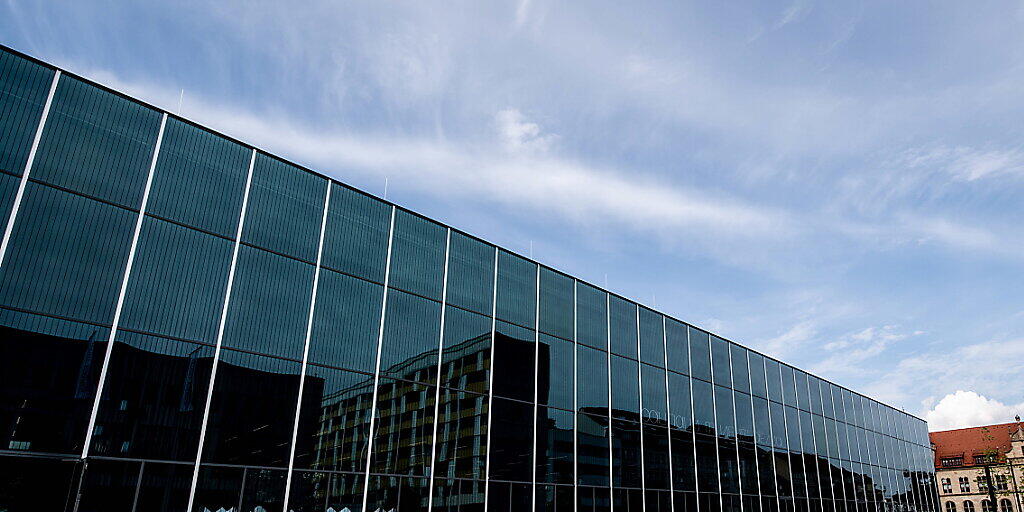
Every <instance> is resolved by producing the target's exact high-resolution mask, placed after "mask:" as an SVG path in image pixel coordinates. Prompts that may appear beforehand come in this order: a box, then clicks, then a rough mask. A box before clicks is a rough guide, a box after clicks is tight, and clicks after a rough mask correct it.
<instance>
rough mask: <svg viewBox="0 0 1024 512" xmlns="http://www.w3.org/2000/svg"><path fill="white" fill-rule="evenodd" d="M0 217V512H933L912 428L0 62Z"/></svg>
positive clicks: (274, 166)
mask: <svg viewBox="0 0 1024 512" xmlns="http://www.w3.org/2000/svg"><path fill="white" fill-rule="evenodd" d="M30 155H31V156H30ZM144 198H145V199H144ZM0 212H2V213H0V215H2V218H3V222H4V223H5V224H4V225H5V231H6V230H7V228H9V233H10V236H9V238H5V240H4V243H3V245H2V249H0V436H2V437H0V511H12V512H21V511H27V510H31V511H36V510H46V511H50V510H53V511H62V510H63V511H77V512H92V511H97V512H99V511H103V512H112V511H132V512H136V511H139V512H141V511H146V512H151V511H175V512H181V511H188V512H203V511H207V510H209V511H211V512H212V511H218V510H225V511H239V510H241V511H245V512H253V511H256V510H266V511H280V510H288V511H289V512H291V511H294V512H325V511H328V510H334V511H336V512H340V511H342V510H346V509H347V510H348V511H349V512H375V511H378V510H379V511H392V510H394V511H396V512H406V511H409V512H419V511H423V512H426V511H427V510H428V509H429V512H522V511H531V512H539V511H555V512H566V511H572V512H612V511H614V512H631V511H639V510H650V511H657V512H667V511H671V512H689V511H699V512H724V511H728V512H733V511H742V512H886V511H890V510H892V511H895V510H900V511H903V510H907V511H922V512H924V511H929V512H931V511H935V500H934V496H933V494H934V493H933V490H932V489H933V486H934V478H933V474H934V472H933V469H932V468H931V464H930V460H931V459H930V456H929V448H928V439H927V436H926V426H925V424H924V422H923V421H921V420H920V419H918V418H915V417H913V416H910V415H907V414H905V413H902V412H900V411H897V410H895V409H893V408H891V407H888V406H885V405H882V404H880V403H878V402H876V401H873V400H871V399H869V398H867V397H865V396H863V395H859V394H856V393H854V392H852V391H850V390H848V389H845V388H842V387H840V386H837V385H835V384H832V383H830V382H828V381H825V380H822V379H819V378H817V377H815V376H813V375H809V374H807V373H805V372H803V371H800V370H798V369H795V368H793V367H791V366H788V365H786V364H784V363H781V362H779V361H777V360H774V359H771V358H769V357H766V356H764V355H762V354H759V353H757V352H754V351H750V350H747V349H746V348H744V347H742V346H740V345H737V344H734V343H731V342H729V341H727V340H724V339H722V338H720V337H717V336H714V335H711V334H709V333H708V332H706V331H703V330H701V329H698V328H696V327H694V326H691V325H688V324H686V323H684V322H681V321H679V320H676V319H674V318H671V317H668V316H665V315H663V314H661V313H658V312H656V311H654V310H651V309H649V308H646V307H643V306H640V305H638V304H637V303H635V302H631V301H629V300H627V299H625V298H622V297H619V296H617V295H614V294H611V293H608V292H607V291H605V290H602V289H600V288H598V287H595V286H592V285H590V284H587V283H585V282H583V281H580V280H577V279H575V278H573V277H571V276H568V275H566V274H563V273H560V272H558V271H555V270H553V269H550V268H548V267H545V266H543V265H540V264H538V263H536V262H534V261H531V260H529V259H527V258H523V257H521V256H518V255H516V254H514V253H512V252H509V251H506V250H503V249H500V248H497V247H495V246H493V245H490V244H488V243H486V242H483V241H481V240H479V239H477V238H474V237H472V236H470V235H467V234H465V233H462V232H460V231H458V230H455V229H452V228H449V227H447V226H443V225H441V224H438V223H436V222H433V221H431V220H429V219H426V218H423V217H422V216H419V215H417V214H415V213H413V212H410V211H407V210H405V209H402V208H400V207H398V206H396V205H393V204H390V203H387V202H385V201H381V200H379V199H377V198H375V197H372V196H369V195H367V194H364V193H362V192H359V191H357V190H354V189H352V188H349V187H347V186H345V185H343V184H341V183H338V182H336V181H332V180H330V179H328V178H326V177H324V176H321V175H319V174H316V173H313V172H310V171H309V170H307V169H304V168H301V167H299V166H297V165H294V164H291V163H289V162H286V161H284V160H282V159H280V158H277V157H274V156H272V155H269V154H267V153H265V152H261V151H258V150H256V149H254V148H252V147H250V146H246V145H244V144H242V143H240V142H238V141H235V140H231V139H229V138H226V137H224V136H221V135H219V134H216V133H214V132H211V131H209V130H206V129H204V128H202V127H200V126H197V125H195V124H194V123H191V122H189V121H187V120H184V119H181V118H179V117H177V116H175V115H171V114H168V113H165V112H164V111H162V110H160V109H157V108H155V107H152V106H150V105H145V104H143V103H140V102H137V101H135V100H133V99H131V98H128V97H126V96H123V95H120V94H117V93H114V92H112V91H110V90H107V89H104V88H103V87H101V86H98V85H96V84H94V83H92V82H89V81H87V80H85V79H82V78H81V77H77V76H75V75H73V74H70V73H66V72H58V70H56V69H55V68H54V67H52V66H49V65H47V64H45V63H41V62H38V61H35V60H32V59H30V58H27V57H25V56H23V55H20V54H18V53H16V52H13V51H10V50H7V49H2V50H0ZM190 507H191V508H190Z"/></svg>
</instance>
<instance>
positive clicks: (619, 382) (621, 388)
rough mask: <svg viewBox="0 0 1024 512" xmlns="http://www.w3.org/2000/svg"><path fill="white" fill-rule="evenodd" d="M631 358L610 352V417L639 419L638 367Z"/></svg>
mask: <svg viewBox="0 0 1024 512" xmlns="http://www.w3.org/2000/svg"><path fill="white" fill-rule="evenodd" d="M638 366H639V365H638V363H637V362H636V361H633V360H631V359H626V358H624V357H621V356H617V355H615V354H612V359H611V371H612V417H613V418H616V417H621V418H626V419H629V420H630V421H640V389H639V388H640V369H639V367H638Z"/></svg>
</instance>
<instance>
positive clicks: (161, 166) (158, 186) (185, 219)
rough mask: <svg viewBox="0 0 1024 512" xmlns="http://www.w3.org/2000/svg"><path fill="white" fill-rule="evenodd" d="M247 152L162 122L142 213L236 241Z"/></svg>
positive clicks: (200, 132)
mask: <svg viewBox="0 0 1024 512" xmlns="http://www.w3.org/2000/svg"><path fill="white" fill-rule="evenodd" d="M251 156H252V150H250V149H248V148H245V147H243V146H242V145H240V144H238V143H235V142H231V141H229V140H227V139H225V138H222V137H220V136H218V135H215V134H213V133H210V132H208V131H206V130H204V129H202V128H199V127H197V126H195V125H192V124H189V123H186V122H184V121H182V120H180V119H178V118H176V117H169V118H168V119H167V126H166V127H165V128H164V138H163V141H162V142H161V144H160V155H159V157H158V158H157V160H156V170H154V171H153V185H152V187H151V189H150V192H149V203H148V204H147V205H146V211H147V213H152V214H154V215H158V216H160V217H164V218H167V219H171V220H173V221H175V222H180V223H182V224H186V225H188V226H192V227H196V228H199V229H202V230H204V231H208V232H212V233H215V234H218V235H220V236H222V237H227V238H231V239H233V238H235V231H236V230H237V227H238V218H239V214H240V213H241V210H242V200H243V198H244V196H245V180H246V176H247V175H248V173H249V161H250V159H251Z"/></svg>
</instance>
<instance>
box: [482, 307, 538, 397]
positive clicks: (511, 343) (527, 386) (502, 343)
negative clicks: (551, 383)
mask: <svg viewBox="0 0 1024 512" xmlns="http://www.w3.org/2000/svg"><path fill="white" fill-rule="evenodd" d="M534 336H535V333H534V331H532V330H530V329H525V328H523V327H519V326H516V325H512V324H508V323H505V322H498V323H497V325H496V331H495V334H494V363H493V364H492V371H493V372H494V377H493V386H494V388H493V392H494V394H495V395H497V396H500V397H504V398H513V399H516V400H522V401H524V402H533V398H534V395H533V392H534V387H533V385H534V381H535V379H536V373H535V362H536V357H537V353H536V350H537V343H536V341H535V338H534Z"/></svg>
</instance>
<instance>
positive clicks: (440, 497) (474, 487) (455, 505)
mask: <svg viewBox="0 0 1024 512" xmlns="http://www.w3.org/2000/svg"><path fill="white" fill-rule="evenodd" d="M486 485H487V484H486V483H485V482H478V481H471V480H440V479H436V480H434V508H433V509H432V512H483V510H484V489H485V488H486Z"/></svg>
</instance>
